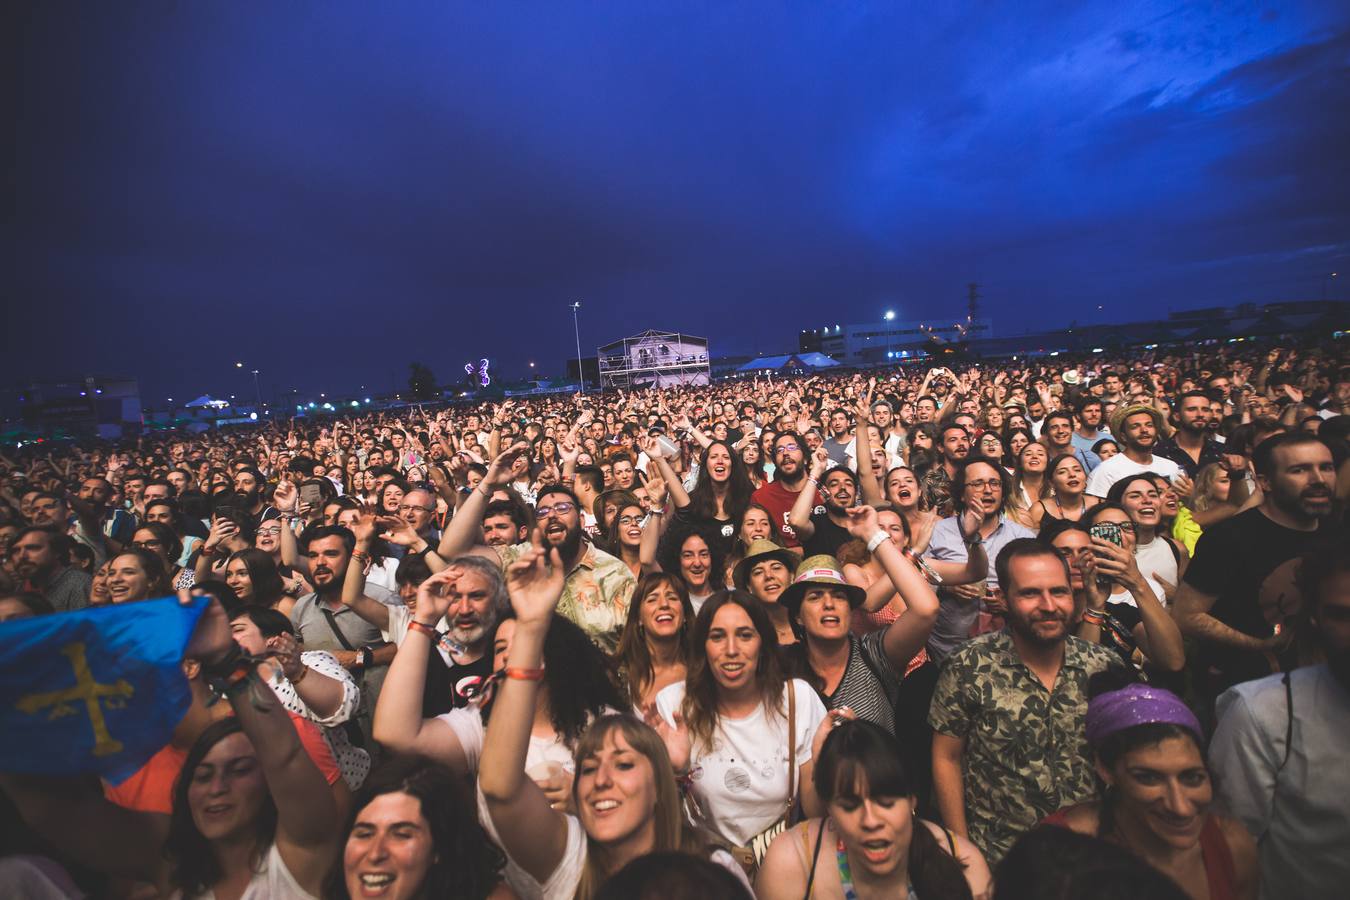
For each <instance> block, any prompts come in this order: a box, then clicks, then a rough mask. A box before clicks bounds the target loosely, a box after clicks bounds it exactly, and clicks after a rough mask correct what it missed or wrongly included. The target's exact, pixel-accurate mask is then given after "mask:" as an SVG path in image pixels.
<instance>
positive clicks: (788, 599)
mask: <svg viewBox="0 0 1350 900" xmlns="http://www.w3.org/2000/svg"><path fill="white" fill-rule="evenodd" d="M813 585H829V586H831V587H837V588H841V589H842V590H843V591H844V594H845V595H846V596H847V597H848V605H849V606H850V607H852V608H854V609H857V608H858V607H859V606H862V605H863V601H864V600H866V599H867V591H865V590H863V589H862V588H860V587H858V586H857V585H856V584H849V583H848V582H847V581H845V580H844V573H843V571H842V570H841V568H840V566H839V560H837V559H835V558H834V557H833V556H830V555H829V554H827V553H817V554H816V555H815V556H808V557H807V558H806V559H804V560H802V564H801V565H800V566H798V567H797V575H796V577H795V578H793V579H792V584H790V585H788V587H787V590H785V591H783V593H781V594H779V595H778V602H779V603H781V604H783V607H784V608H785V609H787V611H788V617H789V618H793V617H795V616H796V615H797V609H798V607H800V606H801V605H802V598H803V597H805V596H806V592H807V591H808V590H809V589H810V588H811V587H812V586H813Z"/></svg>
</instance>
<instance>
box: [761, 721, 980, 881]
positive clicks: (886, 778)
mask: <svg viewBox="0 0 1350 900" xmlns="http://www.w3.org/2000/svg"><path fill="white" fill-rule="evenodd" d="M902 756H903V754H902V753H901V750H900V744H899V743H898V742H897V741H896V739H895V737H894V736H892V735H891V734H890V733H889V732H887V731H886V730H885V729H883V728H880V727H878V726H876V725H873V724H872V723H870V722H866V721H863V720H860V719H854V720H851V721H842V722H840V723H839V724H837V726H836V727H835V728H834V729H833V730H832V731H831V732H830V735H829V737H827V738H826V739H825V744H824V746H822V747H821V750H820V756H819V758H818V759H817V760H816V767H815V771H814V772H813V773H812V780H813V781H814V782H815V787H816V793H817V794H818V795H819V797H820V800H821V802H822V803H823V804H824V805H825V809H826V815H825V817H824V818H821V819H809V820H807V821H805V822H803V823H801V824H800V825H798V826H797V827H795V828H792V829H790V830H788V831H786V832H784V833H783V834H781V835H779V836H778V837H777V838H776V839H775V840H774V842H773V845H772V846H771V847H770V848H769V853H768V855H767V856H766V857H765V858H764V864H763V865H762V866H761V867H760V870H759V876H758V877H757V878H756V880H755V896H756V897H757V898H759V900H801V898H803V897H809V898H812V900H836V898H838V900H843V898H846V897H911V898H913V897H921V898H923V900H955V898H974V900H980V898H985V897H988V896H989V891H990V887H991V878H990V874H989V867H988V866H987V865H986V864H985V861H984V857H983V856H981V855H980V851H979V850H978V849H977V848H976V847H975V845H974V844H972V843H971V842H970V841H968V840H966V839H965V838H960V837H957V836H955V835H953V834H952V833H951V832H950V831H946V830H944V829H942V828H940V827H938V826H937V825H934V824H933V823H931V822H928V821H925V820H924V819H920V818H918V817H917V816H916V815H915V812H914V789H913V786H912V785H911V783H910V779H909V776H908V775H907V774H906V772H905V770H904V767H903V765H902V764H901V762H900V760H901V758H902Z"/></svg>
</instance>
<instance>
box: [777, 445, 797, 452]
mask: <svg viewBox="0 0 1350 900" xmlns="http://www.w3.org/2000/svg"><path fill="white" fill-rule="evenodd" d="M800 449H801V447H798V446H797V445H796V444H779V445H778V446H777V447H775V448H774V452H775V453H796V452H797V451H798V450H800Z"/></svg>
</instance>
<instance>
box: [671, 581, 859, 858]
mask: <svg viewBox="0 0 1350 900" xmlns="http://www.w3.org/2000/svg"><path fill="white" fill-rule="evenodd" d="M692 641H693V647H694V654H693V658H692V661H691V664H690V669H689V677H688V678H687V679H686V680H685V682H684V683H682V684H672V685H671V686H670V687H668V688H666V689H665V690H663V691H662V692H661V693H660V694H658V695H657V697H656V706H657V711H658V712H659V713H660V715H661V718H662V719H663V720H664V721H665V723H666V724H667V725H668V726H669V727H670V728H672V729H677V730H679V731H680V732H681V733H684V734H685V735H686V736H687V740H688V745H689V753H688V756H689V759H688V765H689V773H690V779H691V781H690V783H691V788H690V791H691V793H692V797H693V800H694V802H695V805H696V807H697V810H698V813H697V819H698V824H700V825H703V826H704V827H706V828H707V829H708V830H709V831H711V832H712V833H714V834H716V835H717V836H718V837H720V838H722V839H723V840H725V841H728V842H729V843H732V844H734V845H736V846H738V847H750V846H751V845H752V844H753V843H755V842H754V838H755V837H756V836H757V835H759V834H760V833H761V832H763V831H764V830H765V829H767V828H768V827H769V826H770V825H773V824H775V823H776V822H777V821H778V820H779V819H780V818H782V817H783V816H784V814H785V813H786V812H787V810H788V807H789V806H790V805H791V804H792V802H793V801H794V799H797V798H799V799H800V800H801V804H802V808H803V810H804V811H805V812H806V814H807V815H815V814H817V813H818V803H817V801H816V793H815V788H814V787H813V786H812V784H811V767H812V755H813V751H812V747H813V744H814V742H815V741H816V740H817V739H819V740H824V737H825V734H826V733H828V730H829V726H830V723H831V721H832V720H831V719H830V718H829V717H827V715H826V712H825V707H824V705H823V704H822V703H821V702H820V698H819V697H818V696H817V695H816V692H815V691H814V690H813V689H812V688H811V686H810V685H809V684H807V683H806V682H805V681H801V680H800V679H787V678H785V677H784V674H783V670H782V668H781V666H780V664H779V661H778V652H777V651H778V641H777V637H776V636H775V633H774V627H773V623H772V622H770V621H769V617H768V614H767V613H765V612H764V608H763V607H762V606H761V604H760V603H759V602H758V601H757V600H755V598H754V597H752V596H750V595H749V594H746V593H744V592H742V591H719V592H718V593H716V594H713V596H712V597H711V598H709V600H708V602H707V603H706V604H704V606H703V609H702V610H701V611H700V612H699V614H698V618H696V619H695V620H694V633H693V637H692ZM789 692H791V696H792V698H793V699H792V701H791V703H789ZM789 718H792V719H793V720H794V721H793V722H792V727H791V730H790V731H789V724H788V719H789ZM678 755H679V752H678V751H676V752H674V753H672V758H673V760H674V762H675V764H676V766H677V767H678V766H680V764H681V763H682V762H683V760H680V759H678V758H675V757H677V756H678ZM793 769H795V771H790V770H793ZM790 782H791V784H792V785H794V787H793V789H792V790H789V783H790ZM794 794H796V797H794V796H793V795H794ZM761 849H762V848H761ZM757 855H759V856H762V852H760V853H759V854H757Z"/></svg>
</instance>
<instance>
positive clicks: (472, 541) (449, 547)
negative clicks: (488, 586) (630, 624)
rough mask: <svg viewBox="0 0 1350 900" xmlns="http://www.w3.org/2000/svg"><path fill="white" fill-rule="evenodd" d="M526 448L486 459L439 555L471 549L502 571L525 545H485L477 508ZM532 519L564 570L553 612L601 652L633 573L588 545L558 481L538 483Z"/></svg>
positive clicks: (607, 646) (621, 617) (607, 647)
mask: <svg viewBox="0 0 1350 900" xmlns="http://www.w3.org/2000/svg"><path fill="white" fill-rule="evenodd" d="M529 449H530V445H529V444H527V443H525V442H524V441H520V442H518V443H516V444H514V445H513V446H512V447H511V448H510V449H509V450H506V451H504V452H503V453H501V454H499V455H498V456H497V458H496V459H494V460H493V461H492V465H490V466H488V471H487V474H486V475H485V476H483V480H482V482H481V483H480V484H479V485H478V487H476V488H474V489H473V491H472V492H471V493H470V494H469V496H468V497H466V498H465V500H464V501H463V503H462V504H460V508H459V510H458V511H457V512H456V514H455V517H454V518H453V519H451V520H450V525H449V526H448V527H447V528H446V529H445V536H444V537H443V538H441V546H440V554H441V556H442V557H444V558H453V557H457V556H463V555H465V554H469V553H473V554H476V555H479V556H485V557H487V558H488V559H491V560H494V561H495V562H496V563H497V564H498V565H499V567H500V568H501V570H502V571H503V572H505V571H506V567H507V566H509V565H511V563H513V562H515V561H516V560H517V559H518V558H519V557H520V555H521V554H522V553H525V552H526V551H528V550H529V549H530V547H531V544H530V541H529V540H525V541H522V542H521V543H518V544H512V545H509V546H504V547H492V546H488V545H487V544H485V543H483V540H482V521H483V513H484V511H485V510H486V509H487V505H488V502H489V500H490V499H491V496H492V493H493V491H494V490H496V489H497V488H498V487H500V486H502V485H505V484H506V483H507V482H508V481H510V479H511V467H512V464H513V463H514V462H515V460H516V459H517V458H518V457H519V456H520V455H521V454H523V453H525V452H526V451H528V450H529ZM535 518H536V520H537V521H538V523H539V524H538V527H539V528H540V529H541V531H542V532H543V538H544V542H545V543H546V544H548V545H549V546H551V547H556V548H557V549H558V553H559V555H560V556H561V557H562V560H563V565H564V567H565V568H566V570H567V579H566V581H564V583H563V593H562V597H561V598H559V600H558V613H559V614H560V615H562V616H563V617H565V618H567V619H570V620H571V621H572V622H573V623H575V624H576V625H577V626H578V627H580V628H581V629H582V630H583V631H585V632H586V634H587V636H589V637H590V639H591V640H592V641H594V642H595V643H596V645H597V646H599V647H600V648H601V649H603V650H604V651H605V652H607V653H613V652H614V651H615V650H616V649H617V648H618V646H619V633H620V632H621V631H622V630H623V623H624V622H625V621H626V620H627V618H628V603H629V601H630V600H631V599H632V596H633V588H635V587H636V586H637V581H636V579H634V578H633V573H632V572H631V571H629V569H628V566H627V565H626V564H625V563H624V562H623V560H621V559H618V558H616V557H614V556H611V555H609V554H608V553H606V552H604V551H603V550H601V549H599V548H598V547H596V546H594V545H593V544H592V543H591V542H590V540H589V539H588V538H587V537H586V533H585V531H583V530H582V527H581V504H580V501H579V500H578V499H577V496H576V494H574V493H572V489H571V488H569V487H566V486H565V485H561V484H553V485H545V486H543V487H542V488H540V489H539V495H538V506H537V507H536V508H535Z"/></svg>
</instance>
